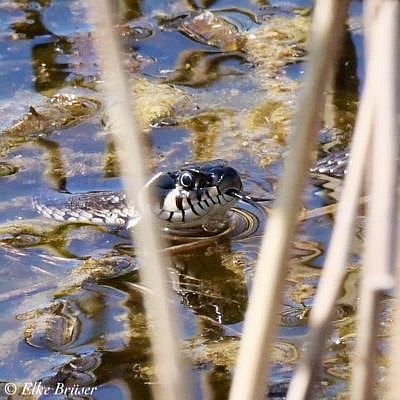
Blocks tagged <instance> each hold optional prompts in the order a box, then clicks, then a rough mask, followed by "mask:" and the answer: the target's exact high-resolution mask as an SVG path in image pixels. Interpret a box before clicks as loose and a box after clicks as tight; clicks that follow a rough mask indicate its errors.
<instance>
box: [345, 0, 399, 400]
mask: <svg viewBox="0 0 400 400" xmlns="http://www.w3.org/2000/svg"><path fill="white" fill-rule="evenodd" d="M398 10H399V5H398V2H397V1H394V0H393V1H385V2H381V4H380V6H379V8H378V10H377V13H376V15H375V20H372V21H371V23H372V24H373V26H372V29H371V30H370V33H371V36H370V55H371V61H370V62H371V64H372V63H375V62H376V64H377V70H376V77H379V85H378V86H377V92H376V96H375V98H376V100H375V103H376V104H375V105H376V107H375V113H374V117H375V118H374V141H373V143H374V146H373V153H372V155H373V163H372V167H373V169H372V173H371V175H372V179H371V200H370V203H369V207H368V217H369V218H368V223H367V234H366V241H365V255H364V269H363V273H362V281H361V293H360V305H359V309H358V326H357V343H356V348H355V356H354V364H353V374H352V380H351V389H352V390H351V399H352V400H363V399H372V398H375V396H374V382H375V376H376V372H377V370H376V338H377V330H378V322H379V314H378V309H379V300H380V299H381V297H382V294H383V291H384V290H387V289H388V288H390V287H391V285H392V283H393V275H392V273H393V270H394V261H395V254H396V245H397V240H396V237H397V218H398V216H397V211H398V196H397V163H398V162H397V157H398V145H399V143H398V111H399V109H398V106H397V101H398V100H397V96H398V93H397V90H396V89H397V87H398V85H397V73H398V64H397V56H396V53H397V46H398V44H397V41H398V33H399V32H398V19H399V14H398ZM375 60H376V61H375Z"/></svg>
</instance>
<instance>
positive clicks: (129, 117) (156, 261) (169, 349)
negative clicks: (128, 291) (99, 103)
mask: <svg viewBox="0 0 400 400" xmlns="http://www.w3.org/2000/svg"><path fill="white" fill-rule="evenodd" d="M89 4H90V12H91V13H90V14H91V16H92V17H93V22H94V27H95V30H94V32H95V37H96V39H97V40H96V46H97V50H98V54H99V58H100V61H101V67H102V74H103V79H104V98H105V99H106V106H107V112H108V116H109V118H110V122H111V127H112V131H113V133H114V135H115V141H116V144H117V149H118V155H119V157H120V158H119V160H120V163H121V166H122V171H123V175H122V177H123V183H124V186H125V190H126V194H127V198H128V200H129V201H132V202H133V203H134V204H137V205H139V208H140V211H141V216H142V217H141V221H140V222H139V224H138V225H137V226H136V228H137V229H135V243H136V245H137V247H138V250H139V260H140V264H141V268H140V271H139V272H140V278H141V281H142V282H143V284H144V285H145V286H146V287H148V288H149V289H150V292H147V293H145V296H144V298H145V306H146V313H147V316H148V321H149V328H150V333H151V341H152V348H153V358H154V363H155V370H156V374H157V377H158V384H157V385H154V388H155V395H156V398H157V399H174V400H176V399H188V398H190V397H191V396H190V391H189V389H188V386H189V385H188V380H187V375H186V374H185V371H184V369H183V361H182V360H181V358H180V357H179V338H180V335H179V334H178V329H177V324H176V319H175V315H177V310H176V307H173V306H175V304H174V303H173V304H172V302H171V301H170V300H171V299H172V298H173V296H172V291H171V290H169V287H168V285H167V277H166V275H167V270H168V266H169V259H168V257H167V255H166V254H163V256H162V259H161V257H160V248H161V243H160V239H159V237H158V230H159V229H158V226H157V224H156V222H155V221H154V216H153V215H152V212H151V207H149V204H151V201H150V194H149V193H148V191H147V190H143V188H144V187H145V183H146V175H147V174H146V173H147V171H146V168H145V166H146V165H148V160H147V159H146V157H145V150H146V148H145V144H144V143H143V140H142V136H141V135H142V133H141V132H139V131H138V129H137V127H136V124H135V121H134V118H133V114H134V113H132V109H133V107H132V101H131V91H130V89H129V88H130V84H129V82H128V80H127V79H126V76H125V73H124V69H123V62H122V56H121V51H120V48H119V43H118V41H117V39H116V37H115V35H114V32H113V25H112V20H111V15H112V9H111V5H110V2H109V1H107V0H97V1H95V0H92V1H90V2H89ZM149 95H151V94H149Z"/></svg>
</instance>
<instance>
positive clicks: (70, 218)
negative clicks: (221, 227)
mask: <svg viewBox="0 0 400 400" xmlns="http://www.w3.org/2000/svg"><path fill="white" fill-rule="evenodd" d="M348 158H349V153H348V152H346V151H343V152H337V153H332V154H331V155H329V156H327V157H325V158H323V159H321V160H319V161H318V162H317V163H316V164H315V165H314V166H313V167H312V168H311V172H312V173H316V174H322V175H330V176H334V177H342V176H343V175H344V174H345V173H346V169H347V162H348ZM146 186H147V188H149V189H150V190H151V191H152V193H153V198H154V202H153V204H151V205H150V206H151V207H152V209H153V211H154V213H155V215H157V217H158V218H159V219H160V220H161V221H162V223H163V224H164V225H165V226H166V227H168V228H172V229H187V228H199V227H204V226H205V225H206V224H208V223H209V222H210V221H212V220H214V219H216V220H217V219H223V218H224V217H225V216H226V214H227V212H228V211H229V210H230V209H231V208H232V207H233V206H234V205H235V204H236V202H237V201H238V200H239V199H241V200H245V201H262V200H264V199H255V198H252V197H251V196H249V195H247V194H245V193H244V192H243V191H242V189H243V185H242V181H241V178H240V175H239V173H238V172H237V171H236V170H235V169H234V168H232V167H231V166H229V164H228V163H227V162H226V161H224V160H214V161H207V162H199V163H193V164H184V165H183V166H181V167H179V168H178V169H177V170H174V171H168V172H162V173H159V174H157V175H155V176H154V177H152V178H151V179H150V180H149V182H148V183H147V185H146ZM34 206H35V208H36V209H37V211H39V213H41V214H42V215H44V216H46V217H48V218H52V219H55V220H58V221H63V222H81V223H90V224H99V225H107V226H112V227H116V228H130V227H132V226H134V225H135V224H136V222H137V221H138V220H139V218H140V211H139V210H138V207H136V206H135V205H133V204H128V203H127V201H126V196H125V194H124V193H123V192H91V193H84V194H76V195H72V196H70V197H69V198H68V200H67V201H65V200H64V199H63V201H62V202H61V203H60V202H56V203H54V202H53V203H45V204H44V203H40V202H38V201H35V202H34Z"/></svg>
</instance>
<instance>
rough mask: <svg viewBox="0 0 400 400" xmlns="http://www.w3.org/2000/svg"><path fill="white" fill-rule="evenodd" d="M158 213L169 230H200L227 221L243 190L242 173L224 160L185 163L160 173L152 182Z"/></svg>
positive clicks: (149, 185) (150, 184) (149, 184)
mask: <svg viewBox="0 0 400 400" xmlns="http://www.w3.org/2000/svg"><path fill="white" fill-rule="evenodd" d="M148 187H149V188H150V189H151V190H152V191H153V193H154V198H155V199H157V200H156V201H155V203H156V205H155V206H154V209H155V212H156V214H157V215H158V217H159V218H160V219H161V220H162V221H164V223H165V224H166V226H167V227H172V228H173V229H186V228H200V227H204V226H206V225H207V224H208V223H209V222H210V221H211V220H215V219H223V218H224V217H225V216H226V213H227V212H228V210H229V209H231V208H232V207H233V205H234V204H235V203H236V202H237V201H238V198H237V197H236V196H234V195H233V193H240V192H241V191H242V187H243V185H242V181H241V179H240V175H239V173H238V172H237V171H236V170H235V169H234V168H232V167H230V166H229V165H228V163H227V162H226V161H224V160H214V161H208V162H199V163H191V164H184V165H183V166H182V167H180V168H179V169H177V170H176V171H172V172H166V173H160V174H158V175H156V176H155V177H154V178H153V179H151V180H150V182H149V183H148Z"/></svg>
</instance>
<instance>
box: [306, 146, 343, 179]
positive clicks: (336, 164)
mask: <svg viewBox="0 0 400 400" xmlns="http://www.w3.org/2000/svg"><path fill="white" fill-rule="evenodd" d="M349 159H350V151H349V150H341V151H335V152H333V153H331V154H328V155H326V156H325V157H323V158H321V159H320V160H318V161H317V162H316V163H315V164H314V165H313V166H312V167H311V168H310V172H311V173H314V174H319V175H327V176H331V177H334V178H343V177H344V175H346V173H347V167H348V164H349Z"/></svg>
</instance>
